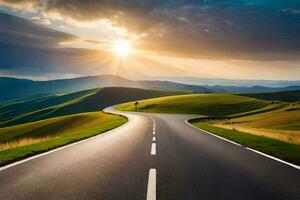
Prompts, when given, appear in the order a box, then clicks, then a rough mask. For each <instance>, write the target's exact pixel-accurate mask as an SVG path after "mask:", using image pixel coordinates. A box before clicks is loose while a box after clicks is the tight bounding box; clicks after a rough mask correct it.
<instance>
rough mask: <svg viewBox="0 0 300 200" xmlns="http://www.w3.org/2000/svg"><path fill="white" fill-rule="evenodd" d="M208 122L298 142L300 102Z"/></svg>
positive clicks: (299, 137)
mask: <svg viewBox="0 0 300 200" xmlns="http://www.w3.org/2000/svg"><path fill="white" fill-rule="evenodd" d="M210 123H211V124H213V125H215V126H218V127H222V128H226V129H235V130H239V131H243V132H247V133H251V134H254V135H263V136H266V137H270V138H274V139H278V140H281V141H285V142H289V143H295V144H300V131H299V130H300V103H291V104H288V105H286V106H285V107H283V108H280V109H278V110H274V111H271V112H264V113H260V114H256V115H250V116H245V117H239V118H233V119H230V120H222V121H218V120H217V121H210Z"/></svg>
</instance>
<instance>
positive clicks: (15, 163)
mask: <svg viewBox="0 0 300 200" xmlns="http://www.w3.org/2000/svg"><path fill="white" fill-rule="evenodd" d="M96 136H97V135H96ZM94 137H95V136H94ZM94 137H90V138H87V139H84V140H81V141H78V142H74V143H72V144H68V145H65V146H62V147H59V148H56V149H53V150H51V151H47V152H45V153H41V154H37V155H35V156H31V157H29V158H25V159H24V160H20V161H16V162H14V163H11V164H8V165H5V166H3V167H0V172H1V171H3V170H6V169H8V168H11V167H14V166H17V165H19V164H22V163H25V162H28V161H30V160H33V159H36V158H39V157H42V156H45V155H47V154H50V153H54V152H56V151H60V150H62V149H65V148H68V147H71V146H74V145H76V144H80V143H82V142H86V141H88V140H91V139H94Z"/></svg>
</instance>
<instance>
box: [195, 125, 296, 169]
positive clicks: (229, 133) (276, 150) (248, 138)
mask: <svg viewBox="0 0 300 200" xmlns="http://www.w3.org/2000/svg"><path fill="white" fill-rule="evenodd" d="M193 125H195V126H197V127H199V128H201V129H204V130H206V131H209V132H211V133H214V134H216V135H219V136H222V137H224V138H227V139H229V140H232V141H235V142H238V143H240V144H242V145H244V146H246V147H250V148H253V149H256V150H259V151H261V152H264V153H267V154H269V155H273V156H275V157H277V158H280V159H282V160H286V161H288V162H291V163H294V164H297V165H300V145H296V144H291V143H287V142H282V141H278V140H274V139H271V138H267V137H263V136H257V135H252V134H248V133H244V132H240V131H236V130H229V129H224V128H219V127H215V126H212V125H209V124H207V123H202V122H196V123H193Z"/></svg>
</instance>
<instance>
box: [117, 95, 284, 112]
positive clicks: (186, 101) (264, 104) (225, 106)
mask: <svg viewBox="0 0 300 200" xmlns="http://www.w3.org/2000/svg"><path fill="white" fill-rule="evenodd" d="M281 105H282V103H276V104H274V103H272V102H270V101H264V100H258V99H255V98H250V97H244V96H239V95H233V94H190V95H178V96H169V97H161V98H154V99H146V100H142V101H139V104H138V111H141V112H153V113H170V114H172V113H178V114H199V115H205V116H231V115H241V114H243V113H244V114H245V115H248V114H251V113H252V112H254V111H256V112H264V111H267V110H270V109H276V108H277V107H280V106H281ZM117 109H119V110H124V111H134V110H135V106H134V102H129V103H125V104H121V105H119V106H117Z"/></svg>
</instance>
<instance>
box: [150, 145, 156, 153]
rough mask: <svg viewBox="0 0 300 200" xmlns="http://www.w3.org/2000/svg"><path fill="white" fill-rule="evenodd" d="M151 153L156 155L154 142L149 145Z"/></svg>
mask: <svg viewBox="0 0 300 200" xmlns="http://www.w3.org/2000/svg"><path fill="white" fill-rule="evenodd" d="M151 155H156V143H152V145H151Z"/></svg>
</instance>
